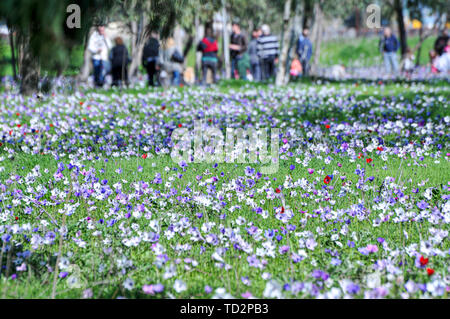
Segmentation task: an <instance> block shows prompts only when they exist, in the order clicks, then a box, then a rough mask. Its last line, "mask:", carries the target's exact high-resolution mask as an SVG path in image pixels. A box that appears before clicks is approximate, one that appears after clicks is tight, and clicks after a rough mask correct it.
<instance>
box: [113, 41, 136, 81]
mask: <svg viewBox="0 0 450 319" xmlns="http://www.w3.org/2000/svg"><path fill="white" fill-rule="evenodd" d="M114 41H115V43H116V45H115V46H114V47H113V48H112V50H111V59H110V61H111V73H112V80H113V82H112V85H113V86H122V85H124V84H125V85H128V64H129V63H130V62H131V60H130V57H129V56H128V49H127V47H126V46H125V45H124V43H123V39H122V38H121V37H116V38H115V39H114Z"/></svg>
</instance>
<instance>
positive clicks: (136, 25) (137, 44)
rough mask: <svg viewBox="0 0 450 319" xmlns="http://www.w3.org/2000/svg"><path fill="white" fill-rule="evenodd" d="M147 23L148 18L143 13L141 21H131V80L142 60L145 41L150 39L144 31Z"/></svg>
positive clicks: (129, 70)
mask: <svg viewBox="0 0 450 319" xmlns="http://www.w3.org/2000/svg"><path fill="white" fill-rule="evenodd" d="M146 23H147V20H146V18H145V16H144V15H143V14H141V16H140V17H139V22H136V21H131V22H130V31H131V54H130V56H131V63H130V67H129V68H128V79H129V80H131V79H132V78H133V77H134V76H136V74H137V72H138V70H139V65H140V64H141V60H142V53H143V50H144V46H145V43H146V42H147V40H148V38H149V37H148V33H147V32H145V31H144V27H145V25H146Z"/></svg>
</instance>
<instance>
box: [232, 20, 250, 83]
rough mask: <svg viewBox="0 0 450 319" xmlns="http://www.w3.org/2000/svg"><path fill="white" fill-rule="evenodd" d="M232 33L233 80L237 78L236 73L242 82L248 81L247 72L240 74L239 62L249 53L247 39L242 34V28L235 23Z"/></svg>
mask: <svg viewBox="0 0 450 319" xmlns="http://www.w3.org/2000/svg"><path fill="white" fill-rule="evenodd" d="M231 28H232V31H233V32H232V33H231V37H230V57H231V78H232V79H235V78H236V74H235V73H236V71H237V72H238V73H239V77H240V78H241V79H242V80H246V72H239V62H240V61H241V60H242V58H243V55H244V54H245V52H246V51H247V38H246V37H245V36H244V35H243V34H242V33H241V26H240V25H239V23H238V22H234V23H233V25H232V26H231Z"/></svg>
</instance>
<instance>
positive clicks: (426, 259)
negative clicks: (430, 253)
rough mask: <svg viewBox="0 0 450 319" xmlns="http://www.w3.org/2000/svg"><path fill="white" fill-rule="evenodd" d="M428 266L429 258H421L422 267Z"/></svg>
mask: <svg viewBox="0 0 450 319" xmlns="http://www.w3.org/2000/svg"><path fill="white" fill-rule="evenodd" d="M426 264H428V258H424V257H423V256H420V265H422V266H425V265H426Z"/></svg>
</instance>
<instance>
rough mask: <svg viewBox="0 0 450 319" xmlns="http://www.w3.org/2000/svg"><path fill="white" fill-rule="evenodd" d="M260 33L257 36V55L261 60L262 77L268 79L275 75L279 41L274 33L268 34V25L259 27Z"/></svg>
mask: <svg viewBox="0 0 450 319" xmlns="http://www.w3.org/2000/svg"><path fill="white" fill-rule="evenodd" d="M261 31H262V33H263V34H262V35H261V36H260V37H259V38H258V40H257V42H258V46H257V50H258V57H259V58H260V60H261V70H262V79H263V80H264V81H267V80H269V79H270V78H271V77H273V76H274V75H275V64H276V63H277V62H278V55H279V43H278V38H277V36H275V35H272V34H270V27H269V26H268V25H267V24H264V25H263V26H262V27H261Z"/></svg>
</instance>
